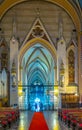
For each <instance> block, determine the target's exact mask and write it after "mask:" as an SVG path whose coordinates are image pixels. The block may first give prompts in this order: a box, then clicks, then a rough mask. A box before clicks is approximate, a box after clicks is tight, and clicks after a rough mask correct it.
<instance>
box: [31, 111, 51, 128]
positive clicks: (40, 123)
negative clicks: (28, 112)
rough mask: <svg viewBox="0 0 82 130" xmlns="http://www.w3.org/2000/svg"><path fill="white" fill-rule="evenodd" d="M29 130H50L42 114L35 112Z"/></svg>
mask: <svg viewBox="0 0 82 130" xmlns="http://www.w3.org/2000/svg"><path fill="white" fill-rule="evenodd" d="M29 130H49V128H48V126H47V123H46V121H45V118H44V115H43V113H42V112H35V113H34V115H33V118H32V121H31V124H30V127H29Z"/></svg>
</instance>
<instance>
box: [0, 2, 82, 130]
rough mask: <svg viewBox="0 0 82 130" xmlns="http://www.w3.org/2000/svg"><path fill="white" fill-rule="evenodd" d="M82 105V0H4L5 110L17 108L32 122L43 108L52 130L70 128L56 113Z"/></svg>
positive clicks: (0, 87)
mask: <svg viewBox="0 0 82 130" xmlns="http://www.w3.org/2000/svg"><path fill="white" fill-rule="evenodd" d="M81 107H82V0H13V1H11V0H0V113H1V111H3V110H4V111H5V110H6V109H8V110H10V109H11V108H13V109H16V110H15V111H16V112H17V114H18V113H19V111H20V120H22V117H23V116H24V119H25V120H26V117H25V113H27V115H28V117H29V119H28V120H27V122H28V124H29V120H30V118H31V117H30V115H32V113H34V112H39V111H43V113H44V115H45V118H46V120H47V122H49V125H50V126H49V130H62V129H65V130H67V128H68V127H67V126H66V128H64V126H63V125H61V121H59V123H58V119H57V114H58V116H59V118H61V116H60V114H61V112H62V113H64V112H63V111H64V110H66V109H68V110H69V111H71V112H72V110H75V108H76V109H77V108H78V109H79V110H80V111H81ZM18 110H19V111H18ZM10 111H11V110H10ZM23 112H25V113H23ZM76 113H77V111H76ZM29 114H30V115H29ZM47 114H49V115H47ZM64 114H65V113H64ZM18 115H19V114H18ZM50 115H54V117H51V121H52V120H54V118H55V120H56V121H57V123H55V124H57V127H54V124H53V125H52V126H51V121H49V120H48V119H47V118H48V116H50ZM55 115H56V117H55ZM62 118H63V117H62ZM1 120H2V117H0V122H1ZM65 120H66V119H63V122H64V123H65ZM20 122H21V121H20ZM81 122H82V121H81ZM64 123H63V124H64ZM20 124H21V123H20ZM68 125H69V123H68ZM25 126H26V124H25ZM71 126H72V127H71V130H81V129H82V126H81V127H78V125H74V126H73V125H71ZM11 127H12V126H11ZM1 129H2V130H3V126H2V124H1ZM6 129H7V128H6ZM26 129H27V128H26V127H24V128H23V127H22V126H21V125H18V127H16V129H15V130H26ZM8 130H11V128H9V129H8ZM12 130H14V128H12ZM28 130H29V129H28Z"/></svg>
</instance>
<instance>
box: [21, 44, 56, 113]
mask: <svg viewBox="0 0 82 130" xmlns="http://www.w3.org/2000/svg"><path fill="white" fill-rule="evenodd" d="M54 66H55V63H54V60H53V57H52V55H51V53H50V52H49V50H48V49H47V48H45V47H44V46H43V45H41V44H40V43H36V44H35V45H33V46H32V47H30V48H29V49H28V50H27V51H26V52H25V54H24V56H23V59H22V74H21V77H22V92H23V94H22V98H21V99H20V101H19V104H20V102H21V103H22V102H23V106H22V107H24V106H25V107H26V108H27V109H31V110H36V109H37V110H36V111H39V110H40V109H44V110H45V109H48V107H49V106H51V107H53V105H54V102H53V101H52V97H51V96H52V95H51V92H52V91H54V81H55V80H54ZM36 105H37V108H36ZM40 106H41V107H40Z"/></svg>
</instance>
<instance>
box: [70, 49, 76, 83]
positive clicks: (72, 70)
mask: <svg viewBox="0 0 82 130" xmlns="http://www.w3.org/2000/svg"><path fill="white" fill-rule="evenodd" d="M74 63H75V57H74V52H73V51H72V50H70V51H69V53H68V75H69V76H68V77H69V83H73V82H74V81H75V71H74V70H75V67H74Z"/></svg>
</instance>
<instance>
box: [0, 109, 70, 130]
mask: <svg viewBox="0 0 82 130" xmlns="http://www.w3.org/2000/svg"><path fill="white" fill-rule="evenodd" d="M43 113H44V116H45V119H46V122H47V124H48V127H49V130H71V129H68V128H67V127H66V126H65V125H63V124H62V122H59V121H58V117H57V112H56V111H44V112H43ZM32 116H33V112H32V111H21V112H20V119H19V120H18V121H17V122H16V123H14V124H12V127H11V128H10V129H9V128H7V129H6V130H28V129H29V125H30V122H31V120H32ZM0 130H3V129H0Z"/></svg>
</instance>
